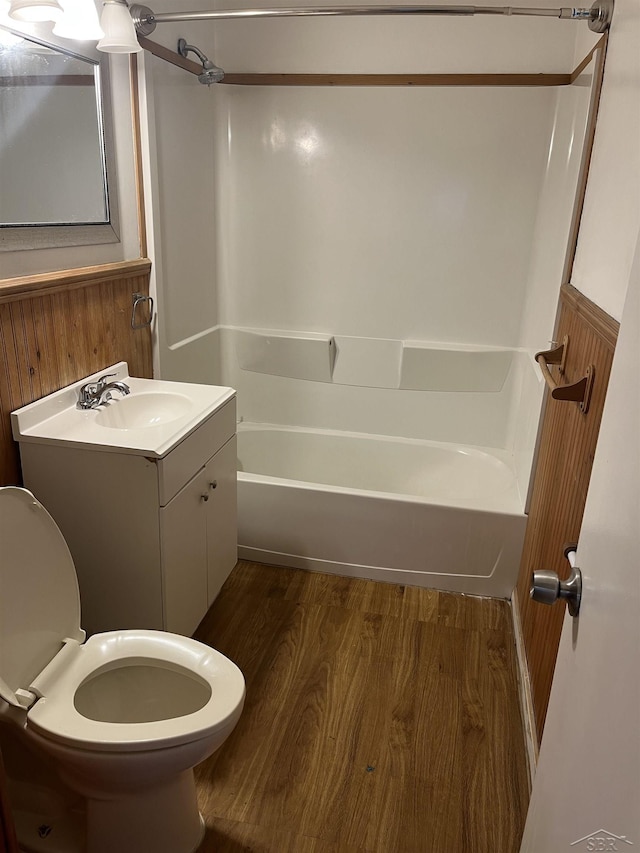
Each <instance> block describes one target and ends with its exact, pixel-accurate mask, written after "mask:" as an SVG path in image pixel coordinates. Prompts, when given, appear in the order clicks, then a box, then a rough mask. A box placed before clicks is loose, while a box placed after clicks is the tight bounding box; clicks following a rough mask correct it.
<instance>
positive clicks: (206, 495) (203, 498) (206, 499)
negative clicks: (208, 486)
mask: <svg viewBox="0 0 640 853" xmlns="http://www.w3.org/2000/svg"><path fill="white" fill-rule="evenodd" d="M200 500H203V501H208V500H209V495H208V494H206V493H205V494H204V495H200Z"/></svg>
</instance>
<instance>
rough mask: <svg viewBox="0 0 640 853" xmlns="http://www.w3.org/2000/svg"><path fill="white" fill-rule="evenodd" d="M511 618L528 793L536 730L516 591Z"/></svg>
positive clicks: (535, 756) (534, 760) (532, 775)
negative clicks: (527, 773) (527, 772)
mask: <svg viewBox="0 0 640 853" xmlns="http://www.w3.org/2000/svg"><path fill="white" fill-rule="evenodd" d="M511 617H512V619H513V634H514V637H515V644H516V654H517V660H518V691H519V694H520V713H521V715H522V728H523V730H524V740H525V749H526V754H527V766H528V770H529V793H531V789H532V788H533V780H534V778H535V775H536V766H537V764H538V751H539V747H538V734H537V729H536V718H535V713H534V710H533V694H532V691H531V678H530V676H529V666H528V664H527V654H526V651H525V647H524V636H523V634H522V623H521V622H520V610H519V608H518V591H517V589H514V590H513V594H512V596H511Z"/></svg>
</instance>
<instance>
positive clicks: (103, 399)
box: [77, 373, 130, 409]
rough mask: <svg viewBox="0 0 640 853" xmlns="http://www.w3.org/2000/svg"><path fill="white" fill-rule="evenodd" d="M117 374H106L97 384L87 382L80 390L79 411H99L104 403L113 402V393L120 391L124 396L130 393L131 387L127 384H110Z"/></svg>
mask: <svg viewBox="0 0 640 853" xmlns="http://www.w3.org/2000/svg"><path fill="white" fill-rule="evenodd" d="M117 375H118V374H117V373H105V375H104V376H101V377H100V378H99V379H98V381H97V382H87V384H86V385H83V386H82V387H81V388H80V395H79V397H78V402H77V408H78V409H97V408H98V406H101V405H102V404H103V403H108V402H109V400H111V392H112V391H119V392H120V393H121V394H122V396H123V397H124V396H126V395H127V394H129V393H130V389H129V386H128V385H127V383H126V382H120V381H118V382H109V381H108V380H109V379H111V378H112V377H113V376H117Z"/></svg>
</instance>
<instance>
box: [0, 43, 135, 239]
mask: <svg viewBox="0 0 640 853" xmlns="http://www.w3.org/2000/svg"><path fill="white" fill-rule="evenodd" d="M106 84H107V74H106V69H105V68H103V65H102V63H101V61H100V59H99V58H95V59H94V58H90V57H86V56H80V55H78V54H75V53H72V52H70V51H67V50H65V49H64V48H61V47H57V46H55V45H50V44H44V43H42V42H40V41H38V40H36V39H34V38H33V37H31V36H28V37H26V36H23V35H22V34H18V33H15V32H11V31H9V30H7V29H5V28H3V27H0V250H2V249H4V250H5V251H6V250H16V249H28V248H42V247H52V246H64V245H67V246H68V245H82V244H89V243H105V242H115V241H117V240H118V233H117V223H116V222H115V221H114V217H115V211H116V210H117V204H116V199H115V196H114V193H115V181H114V180H112V176H113V168H112V164H111V163H110V162H109V159H110V158H109V157H108V156H107V152H108V151H109V138H110V135H111V134H110V128H109V127H108V126H107V123H106V122H105V115H108V109H106V106H107V104H106V103H105V101H108V91H107V85H106Z"/></svg>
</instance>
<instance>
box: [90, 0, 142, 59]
mask: <svg viewBox="0 0 640 853" xmlns="http://www.w3.org/2000/svg"><path fill="white" fill-rule="evenodd" d="M100 26H101V27H102V29H103V31H104V37H103V38H102V39H100V41H99V42H98V44H97V48H98V50H102V51H104V52H105V53H138V52H139V51H141V50H142V48H141V47H140V45H139V44H138V38H137V36H136V28H135V27H134V25H133V19H132V18H131V15H130V14H129V6H128V5H127V3H126V0H105V2H104V8H103V10H102V17H101V19H100Z"/></svg>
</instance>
